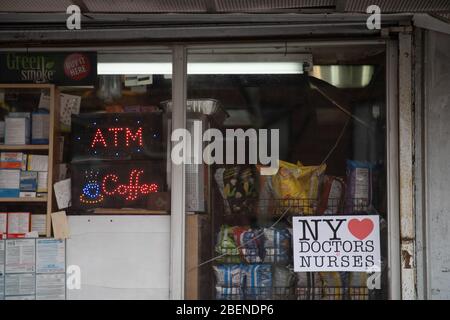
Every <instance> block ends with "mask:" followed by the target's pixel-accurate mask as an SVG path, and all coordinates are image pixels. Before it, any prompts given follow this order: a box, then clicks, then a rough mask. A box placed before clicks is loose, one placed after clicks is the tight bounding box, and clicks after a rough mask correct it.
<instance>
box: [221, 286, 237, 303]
mask: <svg viewBox="0 0 450 320" xmlns="http://www.w3.org/2000/svg"><path fill="white" fill-rule="evenodd" d="M216 299H217V300H242V299H244V294H243V292H242V288H227V287H220V286H216Z"/></svg>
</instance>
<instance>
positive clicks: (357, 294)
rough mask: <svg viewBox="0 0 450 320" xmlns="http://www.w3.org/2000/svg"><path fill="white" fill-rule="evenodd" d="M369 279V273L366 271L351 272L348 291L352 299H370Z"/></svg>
mask: <svg viewBox="0 0 450 320" xmlns="http://www.w3.org/2000/svg"><path fill="white" fill-rule="evenodd" d="M367 279H368V274H367V273H366V272H350V273H349V285H348V286H349V288H348V292H349V296H350V299H351V300H369V288H368V286H367Z"/></svg>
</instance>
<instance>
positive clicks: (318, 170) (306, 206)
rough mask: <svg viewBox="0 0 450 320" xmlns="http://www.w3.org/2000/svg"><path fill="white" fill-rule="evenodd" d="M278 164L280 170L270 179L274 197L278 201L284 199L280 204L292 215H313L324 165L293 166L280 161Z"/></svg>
mask: <svg viewBox="0 0 450 320" xmlns="http://www.w3.org/2000/svg"><path fill="white" fill-rule="evenodd" d="M279 163H280V168H279V170H278V173H277V174H276V175H275V176H274V177H273V178H272V185H273V189H274V193H275V195H276V196H277V197H278V198H279V199H283V200H284V199H286V200H284V201H282V202H281V205H282V206H283V207H288V208H290V211H291V212H294V213H304V214H313V213H314V212H315V208H316V206H317V198H318V195H319V186H320V182H321V181H322V178H323V174H324V173H325V170H326V164H323V165H320V166H303V165H302V164H301V163H300V162H298V163H297V164H293V163H288V162H285V161H280V162H279ZM289 200H291V201H289ZM292 200H295V201H292Z"/></svg>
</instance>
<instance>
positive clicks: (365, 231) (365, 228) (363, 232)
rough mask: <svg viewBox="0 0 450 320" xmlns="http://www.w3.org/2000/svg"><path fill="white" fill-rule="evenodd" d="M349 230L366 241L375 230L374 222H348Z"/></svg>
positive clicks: (354, 220) (367, 220) (353, 220)
mask: <svg viewBox="0 0 450 320" xmlns="http://www.w3.org/2000/svg"><path fill="white" fill-rule="evenodd" d="M348 230H349V231H350V233H351V234H352V235H353V236H355V238H358V239H359V240H364V239H365V238H367V236H368V235H369V234H371V233H372V230H373V221H372V220H370V219H363V220H358V219H352V220H350V221H349V222H348Z"/></svg>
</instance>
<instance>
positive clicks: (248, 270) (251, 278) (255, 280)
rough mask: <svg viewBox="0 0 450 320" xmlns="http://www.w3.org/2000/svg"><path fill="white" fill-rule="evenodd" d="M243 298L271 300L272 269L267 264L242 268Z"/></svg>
mask: <svg viewBox="0 0 450 320" xmlns="http://www.w3.org/2000/svg"><path fill="white" fill-rule="evenodd" d="M243 270H244V271H243V273H244V274H245V275H244V279H245V280H244V283H245V297H246V299H250V300H268V299H271V298H272V267H271V265H269V264H249V265H246V266H243Z"/></svg>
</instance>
